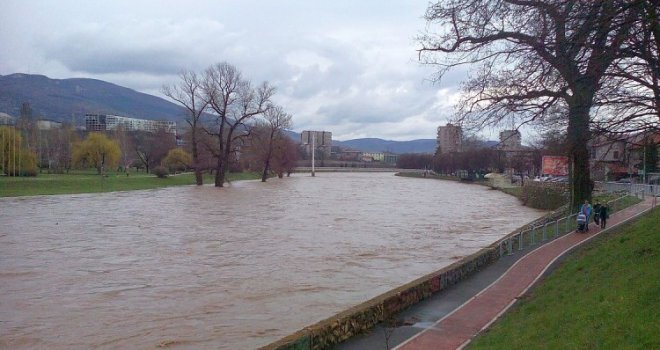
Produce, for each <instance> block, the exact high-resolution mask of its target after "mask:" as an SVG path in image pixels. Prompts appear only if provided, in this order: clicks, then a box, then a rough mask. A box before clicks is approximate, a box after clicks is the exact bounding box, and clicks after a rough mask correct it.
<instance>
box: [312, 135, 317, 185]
mask: <svg viewBox="0 0 660 350" xmlns="http://www.w3.org/2000/svg"><path fill="white" fill-rule="evenodd" d="M315 153H316V131H312V176H316V175H315V174H314V154H315Z"/></svg>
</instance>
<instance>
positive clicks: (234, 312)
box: [0, 173, 542, 349]
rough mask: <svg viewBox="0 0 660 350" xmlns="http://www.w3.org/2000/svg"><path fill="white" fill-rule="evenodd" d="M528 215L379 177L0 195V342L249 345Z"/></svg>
mask: <svg viewBox="0 0 660 350" xmlns="http://www.w3.org/2000/svg"><path fill="white" fill-rule="evenodd" d="M541 215H542V212H540V211H537V210H533V209H529V208H525V207H522V206H520V205H519V204H518V201H517V200H516V199H515V198H513V197H511V196H508V195H506V194H503V193H501V192H499V191H493V190H490V189H488V188H486V187H482V186H476V185H465V184H460V183H455V182H446V181H433V180H425V179H414V178H404V177H396V176H393V174H384V173H375V174H374V173H332V174H330V173H321V174H317V176H316V177H310V176H309V175H296V176H293V177H291V178H284V179H271V180H269V182H267V183H260V182H256V181H245V182H236V183H233V184H232V185H231V186H229V187H226V188H223V189H216V188H213V187H211V186H203V187H195V186H185V187H176V188H166V189H159V190H148V191H133V192H117V193H106V194H85V195H61V196H37V197H24V198H4V199H0V348H8V349H31V348H43V349H91V348H95V349H153V348H157V347H159V346H170V347H172V348H175V349H206V348H208V349H211V348H212V349H251V348H256V347H259V346H263V345H266V344H268V343H270V342H272V341H275V340H277V339H279V338H281V337H283V336H285V335H287V334H290V333H293V332H294V331H296V330H298V329H300V328H302V327H304V326H306V325H309V324H312V323H314V322H317V321H319V320H321V319H324V318H327V317H329V316H331V315H333V314H335V313H338V312H340V311H342V310H345V309H347V308H349V307H351V306H353V305H356V304H359V303H361V302H363V301H366V300H368V299H370V298H372V297H374V296H377V295H379V294H381V293H384V292H386V291H388V290H390V289H393V288H395V287H397V286H400V285H402V284H404V283H407V282H409V281H412V280H414V279H416V278H418V277H420V276H422V275H424V274H427V273H430V272H433V271H436V270H438V269H440V268H442V267H444V266H446V265H448V264H450V263H452V262H454V261H456V260H457V259H459V258H460V257H462V256H465V255H469V254H471V253H474V252H476V251H477V250H479V249H480V248H482V247H485V246H488V245H490V244H491V243H493V242H495V241H496V240H497V239H499V238H500V237H502V236H504V235H505V234H507V233H509V232H510V231H511V230H513V229H515V228H516V227H519V226H521V225H523V224H525V223H527V222H529V221H531V220H533V219H535V218H537V217H539V216H541Z"/></svg>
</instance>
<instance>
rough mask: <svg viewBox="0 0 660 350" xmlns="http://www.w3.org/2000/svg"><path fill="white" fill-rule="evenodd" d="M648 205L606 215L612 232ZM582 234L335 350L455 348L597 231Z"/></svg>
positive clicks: (504, 262) (498, 268)
mask: <svg viewBox="0 0 660 350" xmlns="http://www.w3.org/2000/svg"><path fill="white" fill-rule="evenodd" d="M651 206H652V200H651V199H650V198H649V199H647V200H646V201H644V202H642V203H640V204H637V205H635V206H633V207H630V208H628V209H625V210H622V211H619V212H617V213H614V214H612V215H611V216H610V219H609V220H608V228H612V227H614V226H616V225H617V224H620V223H622V222H624V221H626V220H627V219H629V218H631V217H633V216H635V215H637V214H638V213H640V212H643V211H645V210H646V209H648V208H650V207H651ZM589 226H590V231H589V232H588V233H570V234H568V235H564V236H561V237H559V238H556V239H554V240H552V241H549V242H547V243H545V244H544V245H542V246H540V247H538V246H537V247H535V248H531V249H529V248H527V247H526V248H525V249H524V250H523V251H517V250H515V251H514V253H515V254H513V255H505V256H503V257H502V258H500V259H499V260H498V261H497V262H496V263H494V264H492V265H489V266H487V267H486V268H485V269H483V270H481V271H479V272H478V273H476V274H474V275H473V276H471V277H469V278H468V279H466V280H464V281H461V282H460V283H458V284H456V285H454V286H451V287H450V288H448V289H447V290H444V291H441V292H440V293H438V294H436V295H434V296H432V297H430V298H429V299H426V300H424V301H422V302H420V303H419V304H417V305H414V306H412V307H411V308H410V309H408V310H405V311H403V312H402V313H401V314H400V315H399V317H398V319H399V321H400V322H401V323H402V324H401V325H400V326H399V327H397V328H394V329H386V328H383V327H382V326H376V328H375V329H374V330H373V331H372V332H370V333H368V334H364V335H361V336H357V337H355V338H353V339H351V340H349V341H347V342H345V343H342V344H340V345H339V346H338V347H337V348H338V349H340V350H358V349H360V350H362V349H369V350H375V349H383V350H385V349H392V348H393V347H394V346H397V347H396V348H394V349H396V350H415V349H425V350H427V349H457V348H460V347H462V346H464V345H466V344H467V343H468V342H469V341H470V340H471V339H472V338H473V337H474V336H475V335H476V334H478V333H479V332H480V331H481V330H483V329H484V328H487V327H488V326H489V325H490V324H491V323H493V322H494V321H495V320H496V319H497V318H498V317H499V316H500V315H501V314H502V313H504V312H505V311H506V310H507V309H508V308H509V307H510V306H511V305H513V304H514V302H515V301H516V300H517V299H518V298H519V297H520V296H522V295H523V294H525V292H526V291H527V290H528V289H529V288H530V287H531V286H532V285H533V284H534V283H535V282H536V281H537V280H538V279H539V278H541V277H542V276H543V275H544V274H545V273H546V272H547V271H548V269H549V268H550V267H551V266H553V263H554V262H555V261H557V260H558V259H559V258H560V257H561V256H563V255H564V253H566V252H567V251H569V250H571V249H572V248H574V247H575V246H577V245H579V244H581V243H583V242H585V241H587V240H589V239H590V238H592V237H594V236H595V235H597V234H598V233H600V232H601V230H600V228H597V227H596V225H595V224H594V223H593V222H592V223H591V224H590V225H589Z"/></svg>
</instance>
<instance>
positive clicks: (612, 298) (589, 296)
mask: <svg viewBox="0 0 660 350" xmlns="http://www.w3.org/2000/svg"><path fill="white" fill-rule="evenodd" d="M658 223H660V209H656V210H655V211H653V212H652V213H650V214H648V215H645V216H644V217H643V218H641V219H639V220H637V221H635V222H633V223H631V224H628V225H626V226H623V227H621V228H618V229H616V230H615V231H613V232H611V233H609V234H606V236H605V237H601V238H598V239H597V241H596V242H593V243H591V244H589V245H588V246H587V247H585V248H583V249H580V250H579V251H578V252H576V253H574V254H572V255H571V256H570V257H568V258H567V259H566V261H565V262H564V263H563V264H562V265H561V266H560V267H559V268H558V269H557V270H556V271H555V272H554V273H553V274H551V275H550V276H549V277H548V278H547V279H546V280H545V281H544V282H543V283H542V284H541V285H539V286H538V287H537V288H535V289H534V290H533V292H531V293H530V295H528V296H527V297H526V298H524V299H523V300H521V301H520V302H519V304H518V305H516V306H514V308H512V309H511V311H510V312H509V313H507V314H506V315H505V316H504V317H503V318H502V319H501V320H500V321H499V322H497V323H496V324H495V325H494V326H493V327H492V328H491V329H490V330H489V331H487V332H486V333H484V334H483V335H482V336H480V337H478V338H477V339H476V340H475V341H474V342H473V343H472V344H471V346H470V347H469V348H470V349H528V348H535V349H569V348H570V349H659V348H660V337H659V336H658V334H660V314H659V313H658V310H660V269H658V266H660V240H658V234H659V233H660V232H659V231H658Z"/></svg>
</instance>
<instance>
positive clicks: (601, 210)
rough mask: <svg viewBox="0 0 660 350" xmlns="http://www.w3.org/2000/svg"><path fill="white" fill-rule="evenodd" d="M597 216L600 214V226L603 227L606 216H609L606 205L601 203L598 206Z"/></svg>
mask: <svg viewBox="0 0 660 350" xmlns="http://www.w3.org/2000/svg"><path fill="white" fill-rule="evenodd" d="M598 216H600V228H603V229H604V228H605V225H606V224H607V218H608V217H609V214H608V213H607V206H606V205H601V206H600V208H598Z"/></svg>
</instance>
